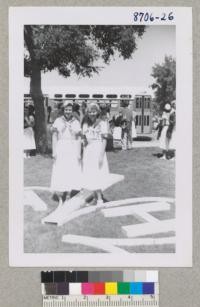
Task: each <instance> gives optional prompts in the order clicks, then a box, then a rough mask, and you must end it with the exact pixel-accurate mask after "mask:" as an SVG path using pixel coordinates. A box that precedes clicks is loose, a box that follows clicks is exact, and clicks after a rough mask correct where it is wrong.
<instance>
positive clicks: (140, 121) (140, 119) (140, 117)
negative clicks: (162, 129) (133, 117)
mask: <svg viewBox="0 0 200 307" xmlns="http://www.w3.org/2000/svg"><path fill="white" fill-rule="evenodd" d="M141 123H142V116H141V115H139V126H141Z"/></svg>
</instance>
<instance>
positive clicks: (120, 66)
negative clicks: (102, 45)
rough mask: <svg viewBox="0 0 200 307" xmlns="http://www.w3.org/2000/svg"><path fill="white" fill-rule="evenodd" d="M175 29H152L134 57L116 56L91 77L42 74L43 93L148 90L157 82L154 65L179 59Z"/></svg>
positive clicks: (27, 89)
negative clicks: (168, 57)
mask: <svg viewBox="0 0 200 307" xmlns="http://www.w3.org/2000/svg"><path fill="white" fill-rule="evenodd" d="M175 35H176V33H175V26H149V27H148V28H146V32H145V33H144V35H143V37H142V39H139V40H138V49H137V50H136V51H135V53H134V54H133V58H132V59H129V60H123V59H122V58H119V57H116V58H115V60H114V61H112V62H111V63H110V65H105V68H104V69H102V70H101V71H100V73H99V74H95V75H94V76H93V77H92V78H88V77H84V78H80V79H78V77H77V76H76V75H72V76H71V77H69V78H64V77H62V76H60V75H59V74H58V73H57V71H56V70H55V71H52V72H48V73H45V74H42V90H43V93H45V94H48V88H49V87H54V88H55V87H57V86H58V87H59V88H61V87H64V88H66V89H67V88H68V90H67V91H68V92H69V88H70V87H73V88H74V87H104V86H106V87H142V88H149V86H150V85H151V84H152V83H153V81H154V79H153V78H152V77H151V72H152V67H153V66H154V65H155V63H163V61H164V57H165V55H172V56H173V57H175V56H176V36H175ZM25 92H26V93H29V79H28V78H25Z"/></svg>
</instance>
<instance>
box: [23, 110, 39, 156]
mask: <svg viewBox="0 0 200 307" xmlns="http://www.w3.org/2000/svg"><path fill="white" fill-rule="evenodd" d="M29 120H30V121H33V122H34V117H33V116H32V115H30V116H29ZM33 149H36V146H35V136H34V131H33V128H32V127H27V128H24V150H33Z"/></svg>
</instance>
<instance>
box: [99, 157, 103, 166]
mask: <svg viewBox="0 0 200 307" xmlns="http://www.w3.org/2000/svg"><path fill="white" fill-rule="evenodd" d="M102 166H103V155H100V157H99V168H102Z"/></svg>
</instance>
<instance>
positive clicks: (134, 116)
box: [132, 111, 137, 139]
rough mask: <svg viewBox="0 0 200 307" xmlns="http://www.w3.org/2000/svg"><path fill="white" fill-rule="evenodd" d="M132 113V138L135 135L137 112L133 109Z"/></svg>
mask: <svg viewBox="0 0 200 307" xmlns="http://www.w3.org/2000/svg"><path fill="white" fill-rule="evenodd" d="M132 114H133V121H132V139H134V138H136V137H137V130H136V126H135V118H136V115H137V113H136V112H135V111H133V112H132Z"/></svg>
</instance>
